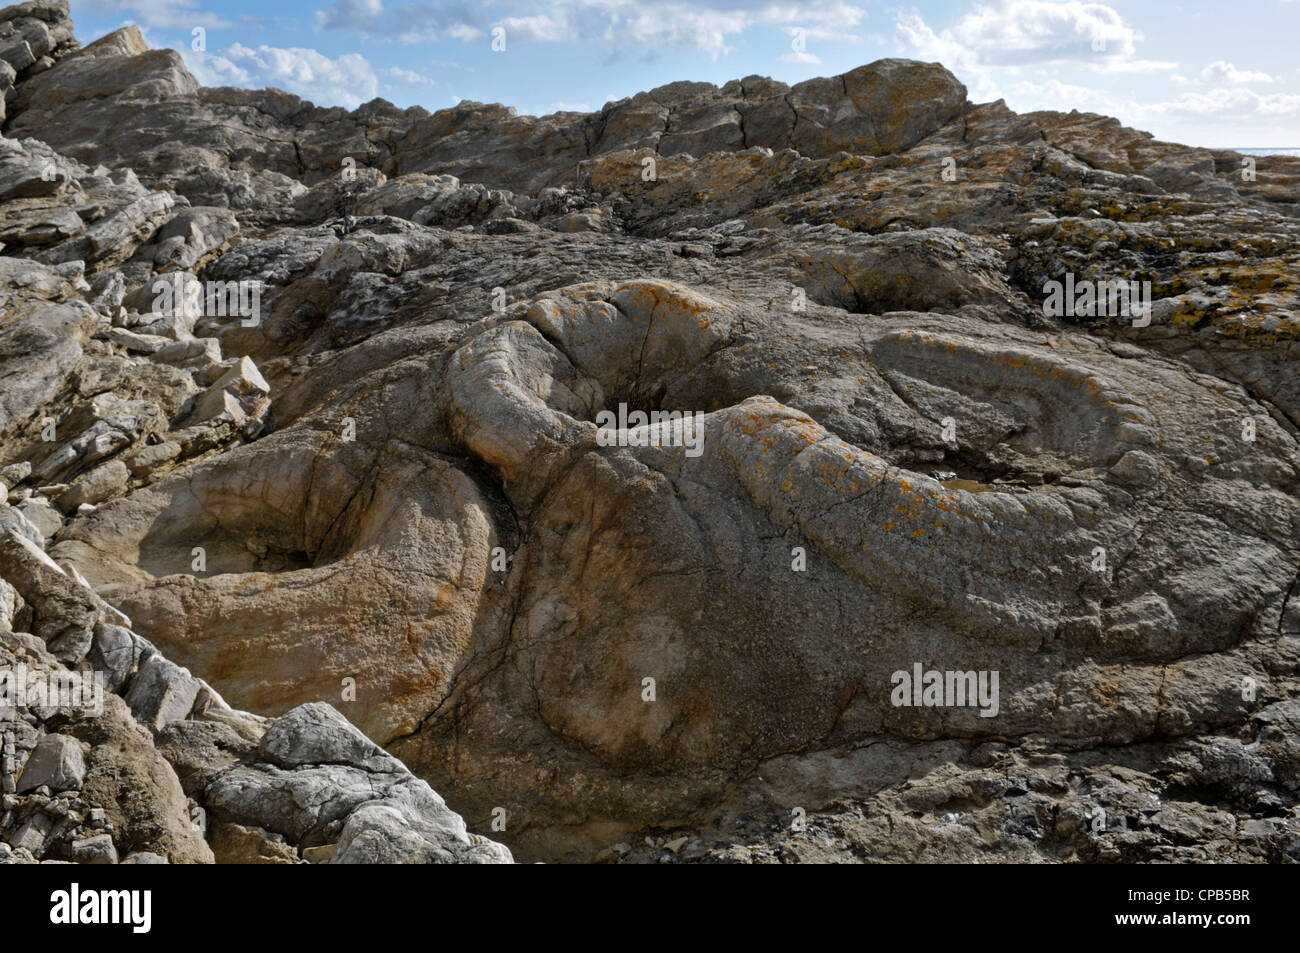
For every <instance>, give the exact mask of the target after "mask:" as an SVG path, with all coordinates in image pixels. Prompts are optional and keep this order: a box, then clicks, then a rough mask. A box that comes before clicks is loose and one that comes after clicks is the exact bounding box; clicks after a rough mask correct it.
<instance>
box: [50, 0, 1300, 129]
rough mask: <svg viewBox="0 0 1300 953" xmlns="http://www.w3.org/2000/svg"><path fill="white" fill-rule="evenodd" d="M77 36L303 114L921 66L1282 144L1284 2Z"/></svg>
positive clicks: (883, 8)
mask: <svg viewBox="0 0 1300 953" xmlns="http://www.w3.org/2000/svg"><path fill="white" fill-rule="evenodd" d="M71 3H72V16H73V19H74V21H75V22H76V25H77V36H78V38H79V39H80V40H81V41H82V43H88V42H90V41H91V40H93V39H95V38H97V37H99V36H102V35H103V34H105V33H108V32H110V31H112V30H115V29H117V28H118V27H121V26H124V25H127V24H135V25H136V26H138V27H140V28H141V30H142V31H143V32H144V35H145V38H146V39H147V40H148V41H149V44H150V45H151V46H153V47H172V48H174V49H176V50H178V51H179V52H180V53H181V54H182V55H183V56H184V58H185V61H186V63H187V65H188V66H189V68H190V71H191V72H193V73H194V75H195V76H196V77H198V79H199V80H200V81H201V82H203V83H205V84H206V85H210V86H243V87H248V88H258V87H265V86H274V87H278V88H280V89H284V90H287V91H289V92H291V93H296V94H297V95H299V96H302V97H303V98H305V99H309V100H311V101H312V102H314V103H316V104H317V105H322V106H344V107H347V108H349V109H351V108H355V107H356V106H359V105H360V104H361V103H363V102H367V101H368V100H371V99H373V98H375V97H376V96H378V97H382V98H383V99H386V100H388V101H389V102H392V103H394V104H396V105H398V106H403V107H405V106H417V105H418V106H423V107H425V108H426V109H429V110H431V111H433V110H438V109H443V108H446V107H448V106H452V105H455V104H456V103H457V102H459V101H460V100H462V99H469V100H477V101H479V102H499V103H504V104H506V105H508V106H513V107H515V108H516V109H517V110H518V111H519V112H520V113H522V114H532V115H542V114H545V113H551V112H556V111H559V110H577V111H581V112H588V111H594V110H598V109H600V108H601V106H602V105H604V104H605V103H606V102H608V101H611V100H617V99H621V98H623V97H625V96H631V95H633V94H634V93H637V92H641V91H642V90H647V89H653V88H654V87H656V86H661V85H663V84H664V83H669V82H674V81H677V80H703V81H706V82H711V83H716V84H718V85H721V84H722V83H725V82H726V81H727V80H729V79H735V78H739V77H744V76H749V75H752V74H759V75H763V76H771V77H774V78H776V79H779V80H782V81H784V82H786V83H791V84H793V83H797V82H799V81H800V80H804V79H809V78H811V77H814V76H831V75H835V74H838V73H843V72H846V71H847V70H850V69H852V68H854V67H855V66H860V65H862V64H863V63H869V62H871V61H873V60H877V59H880V58H882V57H889V56H898V57H908V58H912V59H920V60H926V61H930V62H934V61H937V62H940V63H943V64H944V65H945V66H946V67H948V68H949V69H950V70H952V72H953V73H955V74H956V76H957V78H958V79H960V80H961V81H962V82H963V83H965V84H966V86H967V89H968V90H969V93H968V96H969V98H970V99H971V100H972V101H973V102H977V103H981V102H989V101H992V100H995V99H1005V100H1006V102H1007V104H1008V105H1009V106H1010V107H1011V108H1012V109H1014V110H1016V111H1018V112H1028V111H1031V110H1035V109H1060V110H1070V109H1080V110H1083V111H1089V112H1099V113H1104V114H1106V115H1111V116H1116V117H1118V118H1119V119H1120V120H1122V121H1123V122H1124V124H1125V125H1129V126H1134V127H1136V128H1139V129H1144V130H1147V131H1149V132H1151V133H1154V134H1155V135H1156V137H1157V138H1160V139H1166V140H1171V141H1175V142H1183V143H1188V144H1191V145H1197V146H1204V147H1211V148H1216V147H1217V148H1224V147H1242V148H1249V147H1253V148H1263V147H1300V57H1297V56H1296V53H1295V51H1296V48H1297V39H1298V38H1300V0H1244V2H1236V3H1224V2H1221V0H1219V2H1199V3H1182V2H1167V0H1139V2H1131V3H1130V2H1123V0H1114V2H1111V3H1085V2H1078V0H932V2H920V3H914V4H901V5H900V4H897V3H876V2H853V0H802V2H799V0H650V2H635V0H551V2H539V0H482V2H471V0H414V2H411V0H269V2H268V0H261V2H257V0H71Z"/></svg>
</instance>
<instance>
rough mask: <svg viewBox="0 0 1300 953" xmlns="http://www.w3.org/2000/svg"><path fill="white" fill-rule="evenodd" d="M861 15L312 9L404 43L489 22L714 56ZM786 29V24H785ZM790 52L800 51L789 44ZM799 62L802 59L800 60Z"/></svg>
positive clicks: (539, 4)
mask: <svg viewBox="0 0 1300 953" xmlns="http://www.w3.org/2000/svg"><path fill="white" fill-rule="evenodd" d="M866 16H867V14H866V12H865V10H864V9H863V8H862V7H861V6H858V5H857V4H856V3H852V2H848V0H802V2H790V0H665V2H661V3H653V4H650V3H643V2H638V0H486V2H483V3H468V2H464V0H423V2H419V3H410V2H408V3H399V4H394V5H393V6H391V7H389V6H385V5H384V4H383V0H334V2H333V3H332V4H331V6H329V7H328V8H326V9H324V10H318V11H316V24H317V26H318V27H319V28H321V29H348V30H357V31H360V32H362V33H376V32H386V33H391V34H395V35H397V36H398V37H399V38H400V39H401V40H402V41H403V42H407V43H414V42H420V43H427V42H434V41H437V40H439V39H447V38H450V39H459V40H463V41H466V42H471V41H480V40H482V39H483V38H484V37H485V36H486V35H488V34H489V33H490V30H491V28H492V27H493V26H498V25H499V26H503V27H505V30H506V43H507V49H508V48H509V44H511V43H514V42H540V43H557V42H566V41H571V40H581V41H584V42H590V43H596V44H603V45H604V46H606V47H608V48H609V49H610V51H611V52H612V53H613V52H629V51H632V52H636V53H639V54H640V55H641V56H642V57H643V58H647V59H652V58H654V57H655V56H657V55H658V54H660V53H663V52H666V51H667V50H669V49H680V48H695V49H698V50H701V51H703V52H705V53H708V54H709V55H710V56H712V57H714V58H715V59H716V58H717V57H718V56H720V55H722V54H724V53H727V52H729V51H730V50H731V49H732V48H733V47H732V45H731V41H732V39H734V38H735V37H737V36H739V35H740V34H741V33H744V32H745V31H746V30H748V29H750V28H752V27H755V26H772V25H785V26H799V27H801V28H803V30H804V32H805V38H806V39H814V40H818V41H825V42H837V41H838V42H843V41H855V40H856V39H857V37H856V36H855V35H854V34H852V32H851V31H852V30H853V28H854V27H855V26H857V24H859V23H860V22H861V21H862V20H863V19H864V18H865V17H866ZM787 32H788V30H787ZM795 52H803V51H800V50H796V51H795ZM804 62H806V61H804Z"/></svg>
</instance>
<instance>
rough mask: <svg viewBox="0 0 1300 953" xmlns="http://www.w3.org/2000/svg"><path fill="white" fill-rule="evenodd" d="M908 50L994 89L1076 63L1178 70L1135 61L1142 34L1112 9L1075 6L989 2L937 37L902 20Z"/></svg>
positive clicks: (909, 17) (1120, 69)
mask: <svg viewBox="0 0 1300 953" xmlns="http://www.w3.org/2000/svg"><path fill="white" fill-rule="evenodd" d="M896 28H897V34H898V37H899V39H900V40H901V41H902V42H903V44H904V46H905V47H907V48H908V49H910V50H912V51H915V52H916V53H918V54H919V55H921V56H923V57H925V58H927V59H935V60H938V61H939V62H941V63H943V64H944V65H946V66H948V67H949V68H950V69H955V70H959V71H961V72H964V73H966V74H968V75H970V76H971V78H972V79H973V80H975V82H976V85H977V87H978V86H979V85H980V83H981V82H983V84H984V85H986V86H989V87H993V86H995V85H996V84H995V83H994V82H993V76H994V75H995V73H996V72H997V71H998V70H1011V71H1014V70H1016V69H1018V68H1021V67H1028V66H1047V65H1051V64H1058V63H1065V62H1073V63H1076V64H1081V65H1085V66H1087V67H1088V68H1090V69H1092V70H1094V71H1097V72H1103V73H1152V72H1162V71H1166V70H1172V69H1174V68H1176V67H1177V65H1178V64H1177V63H1170V62H1164V61H1158V60H1142V59H1138V58H1137V57H1136V52H1137V45H1138V42H1139V41H1140V40H1141V35H1140V34H1139V33H1138V32H1137V31H1136V30H1135V29H1134V28H1133V27H1132V26H1130V25H1129V24H1128V23H1127V22H1126V21H1125V20H1124V18H1123V17H1121V16H1120V15H1119V13H1118V12H1116V11H1115V10H1114V9H1113V8H1112V7H1110V6H1107V5H1106V4H1104V3H1081V2H1077V0H990V2H986V3H980V4H978V5H977V6H976V7H975V8H974V9H973V10H971V11H970V12H969V13H966V14H965V15H964V16H963V17H962V18H961V19H960V20H958V21H957V23H956V24H955V25H954V26H953V27H951V28H950V29H944V30H941V31H938V32H936V31H935V30H934V29H932V28H931V27H930V26H929V25H928V24H927V23H926V22H925V20H924V19H923V18H922V17H921V16H920V15H919V14H917V13H900V14H899V15H898V18H897V24H896Z"/></svg>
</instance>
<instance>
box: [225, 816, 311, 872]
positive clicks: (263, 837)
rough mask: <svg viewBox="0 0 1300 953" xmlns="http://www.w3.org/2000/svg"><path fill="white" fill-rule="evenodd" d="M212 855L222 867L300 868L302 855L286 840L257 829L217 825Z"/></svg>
mask: <svg viewBox="0 0 1300 953" xmlns="http://www.w3.org/2000/svg"><path fill="white" fill-rule="evenodd" d="M212 855H213V857H215V858H216V861H217V863H219V864H296V863H299V862H300V861H299V859H298V852H297V851H296V850H294V849H293V847H292V846H290V845H289V844H287V843H285V840H284V838H283V837H279V836H278V835H275V834H268V833H267V832H266V831H264V830H262V829H261V828H257V827H244V826H243V825H242V824H226V823H221V822H219V823H217V824H214V825H213V827H212Z"/></svg>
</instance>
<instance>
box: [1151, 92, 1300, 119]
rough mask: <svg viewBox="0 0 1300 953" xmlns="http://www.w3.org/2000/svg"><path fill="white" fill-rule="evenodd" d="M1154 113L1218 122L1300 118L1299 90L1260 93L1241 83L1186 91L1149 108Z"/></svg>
mask: <svg viewBox="0 0 1300 953" xmlns="http://www.w3.org/2000/svg"><path fill="white" fill-rule="evenodd" d="M1148 108H1149V109H1150V111H1151V112H1153V113H1158V114H1163V115H1170V116H1182V117H1195V118H1198V119H1213V120H1215V121H1216V122H1240V121H1243V120H1247V119H1259V118H1270V119H1272V118H1281V117H1287V118H1292V119H1297V118H1300V93H1266V94H1260V93H1257V92H1255V91H1254V90H1251V89H1246V88H1244V87H1241V86H1234V87H1220V88H1218V89H1210V90H1206V91H1205V92H1192V93H1183V94H1182V95H1180V96H1179V97H1178V98H1177V99H1174V100H1172V101H1170V102H1164V103H1156V104H1155V105H1153V106H1150V107H1148Z"/></svg>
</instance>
